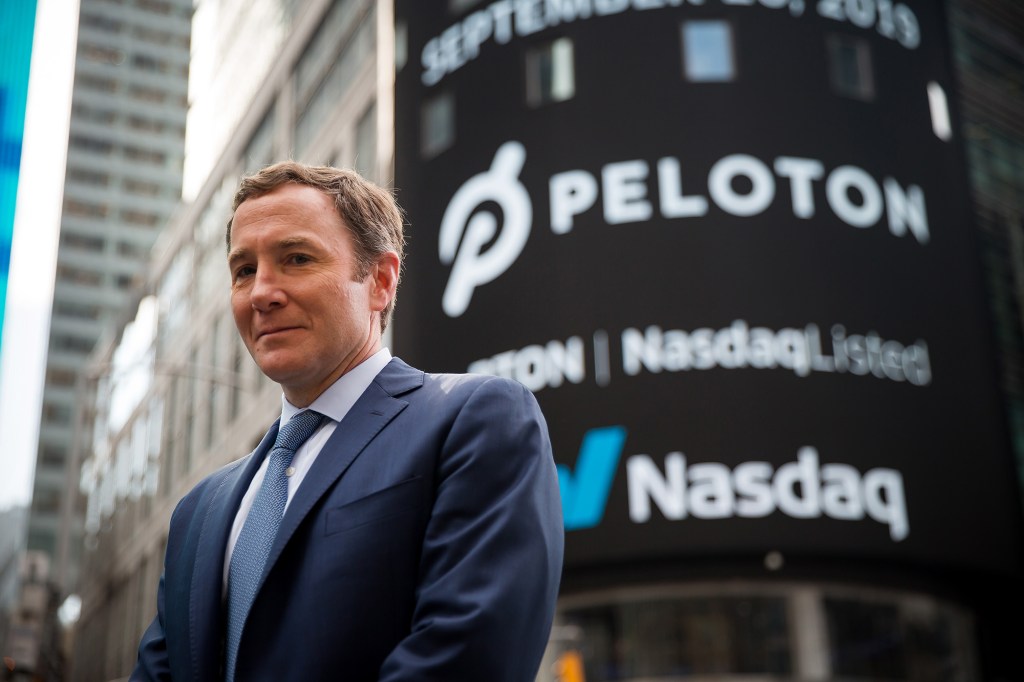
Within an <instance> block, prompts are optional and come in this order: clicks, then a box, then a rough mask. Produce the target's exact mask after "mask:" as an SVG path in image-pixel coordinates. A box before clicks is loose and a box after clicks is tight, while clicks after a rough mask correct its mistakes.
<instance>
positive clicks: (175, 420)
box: [71, 0, 392, 680]
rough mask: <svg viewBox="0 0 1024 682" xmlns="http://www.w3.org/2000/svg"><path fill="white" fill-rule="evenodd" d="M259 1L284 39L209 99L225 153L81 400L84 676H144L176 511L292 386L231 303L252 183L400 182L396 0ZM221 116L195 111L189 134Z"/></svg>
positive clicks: (176, 227)
mask: <svg viewBox="0 0 1024 682" xmlns="http://www.w3.org/2000/svg"><path fill="white" fill-rule="evenodd" d="M244 4H245V3H230V2H225V3H221V5H222V7H221V8H220V10H219V12H220V13H221V16H222V17H223V16H230V12H231V11H232V9H234V10H235V11H239V12H240V11H241V6H242V5H244ZM257 5H258V6H257V9H258V10H259V11H260V12H264V13H266V14H267V15H268V16H275V17H277V18H278V20H279V23H275V24H272V25H269V26H268V25H266V24H264V25H263V26H262V27H263V28H266V29H269V30H271V31H272V33H273V36H277V38H274V37H273V36H272V37H271V41H270V44H275V43H274V42H273V41H274V40H278V43H276V44H277V47H276V49H275V50H273V51H272V52H273V53H272V54H271V55H269V57H268V58H266V59H264V60H262V63H263V66H262V67H259V66H258V65H256V64H254V65H253V69H256V71H247V72H246V76H247V78H249V79H253V78H255V80H256V82H257V83H258V85H259V87H257V88H254V89H253V91H252V93H251V97H250V98H248V99H246V98H239V97H235V96H234V95H232V97H231V100H230V101H226V102H225V101H224V99H223V97H224V93H223V91H218V89H217V88H214V89H213V90H211V91H210V92H212V94H211V95H209V96H211V97H213V102H214V104H213V105H211V106H210V107H209V108H208V109H207V111H210V112H211V114H210V115H211V116H214V117H216V115H217V111H216V106H215V103H216V102H217V101H220V102H222V103H223V104H224V106H225V107H227V108H228V109H234V111H228V112H226V113H225V115H226V116H227V117H228V118H229V119H231V118H234V119H236V120H237V124H236V126H235V127H234V128H233V129H232V130H231V131H230V134H229V135H226V136H224V134H223V130H222V127H221V126H220V124H219V123H218V124H217V125H214V126H212V128H211V130H214V134H213V137H212V138H210V139H219V140H220V142H211V143H210V144H221V145H222V148H221V151H220V152H219V153H218V154H216V155H215V156H216V158H215V159H214V160H213V162H212V163H208V164H207V165H208V166H209V172H208V175H207V177H206V179H205V180H204V181H202V182H197V183H196V185H197V187H198V189H197V190H196V192H195V198H194V200H193V201H191V202H188V203H184V204H182V205H181V206H180V208H179V209H178V211H177V213H176V214H175V217H174V218H173V219H172V220H171V222H170V223H169V225H168V227H167V229H166V230H165V231H164V233H163V234H162V235H161V237H160V240H159V242H158V243H157V245H156V247H155V248H154V252H153V259H152V260H151V261H150V262H149V264H148V266H147V276H146V278H145V280H144V281H143V282H142V283H141V286H140V287H139V288H138V289H137V290H136V298H135V303H134V305H133V306H130V307H129V308H128V310H129V311H130V312H128V313H126V316H125V319H123V320H122V321H121V325H120V327H119V329H118V332H117V334H116V335H115V336H114V337H113V338H112V340H111V341H110V343H108V344H106V345H103V346H101V347H98V348H97V350H96V352H95V353H94V355H93V357H92V358H91V362H90V367H91V369H90V370H88V371H87V375H88V377H89V379H88V382H87V385H86V386H85V390H83V392H82V393H80V395H81V396H83V403H82V410H81V413H80V418H79V424H80V426H81V429H80V431H79V432H78V435H77V443H78V445H77V447H76V459H77V460H78V461H79V462H81V476H80V488H79V493H80V496H81V499H82V500H84V505H85V515H84V522H85V529H86V550H85V553H84V556H83V562H82V579H81V581H80V582H79V587H78V589H79V594H80V595H81V599H82V611H81V618H80V620H79V622H78V625H77V627H76V633H77V635H76V643H75V650H74V655H73V663H72V667H71V676H72V679H76V680H109V679H117V678H120V677H123V676H125V675H127V674H128V673H129V672H130V671H131V668H132V665H133V663H134V660H135V655H136V646H137V644H138V640H139V636H140V635H141V633H142V631H143V629H144V628H145V627H146V626H147V625H148V624H149V622H150V621H151V620H152V618H153V616H154V614H155V609H156V604H155V596H156V593H155V589H156V585H157V582H158V580H159V576H160V573H161V570H162V563H163V555H164V547H165V543H166V532H167V521H168V519H169V517H170V514H171V511H172V510H173V508H174V505H175V504H176V503H177V501H178V500H179V499H180V498H181V497H182V495H183V494H184V493H185V492H187V491H188V490H189V489H190V488H191V487H192V486H193V485H194V484H195V483H196V482H197V481H198V480H200V479H201V478H202V477H203V476H205V475H207V474H208V473H210V472H211V471H213V470H215V469H217V468H219V467H220V466H222V465H224V464H226V463H227V462H229V461H231V460H233V459H236V458H238V457H240V456H243V455H244V454H246V453H247V452H248V451H249V450H250V449H251V448H252V447H253V446H255V444H256V443H257V442H258V441H259V440H260V438H261V437H262V435H263V433H264V429H265V428H266V426H267V425H268V424H270V423H271V422H272V421H273V419H274V417H275V415H276V413H277V411H278V410H279V409H280V392H279V388H278V387H277V386H276V385H275V384H273V383H271V382H269V380H267V379H266V378H264V377H263V376H262V375H261V374H260V372H259V370H258V369H257V368H256V366H255V364H253V363H252V362H251V360H250V359H249V358H248V355H247V353H246V351H245V348H244V346H243V345H242V343H241V341H240V340H239V339H238V336H237V333H236V331H235V329H234V323H233V321H232V317H231V313H230V309H229V304H228V287H229V282H228V271H227V266H226V263H225V253H224V228H225V224H226V221H227V219H228V217H229V215H230V201H231V196H232V194H233V192H234V188H235V186H236V185H237V182H238V180H239V178H240V176H241V175H243V174H244V173H247V172H252V171H254V170H256V169H258V168H260V167H262V166H263V165H266V164H267V163H269V162H271V161H273V160H276V159H280V158H287V157H291V158H295V159H298V160H301V161H305V162H308V163H329V164H335V165H345V166H353V167H356V168H358V169H359V170H360V171H361V172H362V173H364V174H365V175H367V176H368V177H371V178H374V179H376V180H377V181H379V182H382V183H384V184H387V180H388V178H389V176H390V168H391V158H390V153H391V152H390V129H391V124H390V120H389V117H390V112H391V107H392V104H391V99H390V98H391V86H390V81H389V78H390V73H391V59H390V51H391V48H390V35H391V18H390V17H391V15H390V3H389V2H378V1H376V0H309V1H308V2H293V1H292V2H288V1H283V0H274V1H273V2H263V3H257ZM201 12H211V13H212V14H216V13H217V12H215V11H214V8H212V7H205V8H204V7H200V8H199V9H198V10H197V19H198V18H199V17H200V13H201ZM218 23H219V22H218ZM219 25H220V30H223V29H224V25H223V24H219ZM229 25H230V24H229ZM250 28H251V29H252V31H251V32H250V33H249V34H248V36H247V39H246V40H245V41H241V40H240V39H239V38H238V37H237V36H234V37H233V40H234V43H235V44H236V45H239V46H240V47H239V48H238V49H236V50H235V51H233V52H232V50H231V49H230V46H228V47H225V52H223V54H234V55H235V57H234V58H233V59H235V60H236V62H235V63H224V64H220V65H218V68H223V69H225V70H226V71H229V72H231V71H234V72H237V70H238V69H242V70H243V71H244V70H245V69H244V66H245V63H244V60H246V59H248V56H249V54H250V50H251V46H252V45H253V44H256V43H257V42H258V41H259V39H260V31H259V29H260V26H253V25H250ZM261 44H262V43H261ZM261 49H262V48H261ZM381 55H386V56H381ZM237 60H243V63H241V64H240V63H238V62H237ZM259 69H263V71H260V70H259ZM208 78H209V82H211V83H215V82H219V80H220V79H219V77H218V76H217V75H216V74H213V75H208ZM210 123H211V121H209V120H206V119H204V118H203V117H197V118H196V119H194V120H193V121H190V126H191V125H195V126H201V127H204V126H207V125H208V124H210ZM213 123H216V121H214V122H213ZM218 129H220V130H221V132H219V133H218V132H216V131H217V130H218ZM190 134H191V133H190ZM203 153H204V154H207V155H208V150H204V152H203ZM197 163H198V162H197ZM197 167H198V166H197ZM128 323H130V324H128Z"/></svg>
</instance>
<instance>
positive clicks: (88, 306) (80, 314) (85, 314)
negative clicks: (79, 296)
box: [53, 301, 100, 320]
mask: <svg viewBox="0 0 1024 682" xmlns="http://www.w3.org/2000/svg"><path fill="white" fill-rule="evenodd" d="M53 311H54V313H55V314H57V315H61V316H64V317H74V318H77V319H80V320H95V319H98V318H99V316H100V307H99V306H98V305H95V304H92V303H72V302H71V301H57V302H56V303H54V304H53Z"/></svg>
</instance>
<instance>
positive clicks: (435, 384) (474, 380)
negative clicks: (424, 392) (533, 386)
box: [423, 373, 534, 402]
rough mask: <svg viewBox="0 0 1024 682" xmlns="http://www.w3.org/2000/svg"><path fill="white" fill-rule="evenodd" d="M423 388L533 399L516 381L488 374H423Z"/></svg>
mask: <svg viewBox="0 0 1024 682" xmlns="http://www.w3.org/2000/svg"><path fill="white" fill-rule="evenodd" d="M423 386H424V388H428V389H430V390H434V391H441V392H443V393H446V394H451V395H464V396H467V397H468V396H471V395H506V396H509V397H510V398H520V399H524V398H525V399H527V400H529V401H531V402H532V401H534V397H533V393H531V392H530V390H529V389H527V388H526V387H525V386H523V385H522V384H521V383H519V382H518V381H513V380H512V379H506V378H504V377H497V376H493V375H490V374H430V373H427V374H425V375H424V382H423Z"/></svg>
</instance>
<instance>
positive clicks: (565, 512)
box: [558, 426, 626, 530]
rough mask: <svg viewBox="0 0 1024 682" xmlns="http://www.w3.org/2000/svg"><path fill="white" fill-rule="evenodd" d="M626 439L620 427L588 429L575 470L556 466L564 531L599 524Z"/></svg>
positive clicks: (560, 465)
mask: <svg viewBox="0 0 1024 682" xmlns="http://www.w3.org/2000/svg"><path fill="white" fill-rule="evenodd" d="M625 442H626V429H625V428H623V427H621V426H606V427H603V428H599V429H591V430H590V431H587V432H586V434H584V436H583V444H582V445H581V446H580V454H579V458H578V459H577V460H576V472H575V473H573V472H572V471H571V470H570V469H569V467H568V466H566V465H564V464H559V465H558V488H559V490H560V491H561V493H562V516H563V518H564V519H565V529H566V530H581V529H583V528H593V527H594V526H596V525H597V524H599V523H601V519H602V518H604V510H605V507H606V506H607V505H608V493H609V492H610V491H611V488H612V480H613V479H614V478H615V470H616V469H617V468H618V466H619V458H620V457H621V456H622V446H623V444H624V443H625Z"/></svg>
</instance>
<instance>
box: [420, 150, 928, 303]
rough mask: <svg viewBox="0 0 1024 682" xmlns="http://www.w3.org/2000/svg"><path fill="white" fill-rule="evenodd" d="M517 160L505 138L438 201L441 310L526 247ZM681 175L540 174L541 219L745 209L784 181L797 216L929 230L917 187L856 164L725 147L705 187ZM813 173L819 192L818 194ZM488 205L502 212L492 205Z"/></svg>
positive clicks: (522, 159)
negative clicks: (831, 164)
mask: <svg viewBox="0 0 1024 682" xmlns="http://www.w3.org/2000/svg"><path fill="white" fill-rule="evenodd" d="M525 163H526V148H525V147H524V146H523V145H522V143H520V142H516V141H514V140H512V141H508V142H505V143H504V144H502V145H501V146H500V147H498V150H497V151H496V152H495V154H494V159H493V160H492V161H491V167H490V168H489V169H487V170H485V171H484V172H482V173H478V174H477V175H474V176H473V177H471V178H470V179H469V180H467V181H466V182H465V183H463V185H462V186H461V187H460V188H459V189H458V190H457V191H456V192H455V194H454V195H453V196H452V199H451V201H450V202H449V203H448V207H447V208H446V209H445V212H444V216H443V217H442V218H441V227H440V232H439V233H438V256H439V257H440V260H441V263H442V264H443V265H446V266H451V272H450V274H449V276H448V283H447V285H446V286H445V290H444V294H443V295H442V298H441V307H442V309H443V310H444V312H445V314H447V315H448V316H449V317H459V316H460V315H462V314H463V313H465V312H466V310H467V309H468V308H469V305H470V302H471V301H472V298H473V292H474V291H475V290H476V289H477V287H480V286H483V285H485V284H487V283H489V282H493V281H494V280H496V279H497V278H498V277H500V276H501V275H502V274H504V273H505V272H506V271H507V270H508V269H509V268H510V267H512V265H513V264H514V263H515V262H516V260H517V259H518V258H519V256H520V254H521V253H522V252H523V249H524V248H525V247H526V243H527V241H528V240H529V237H530V229H531V227H532V225H533V218H534V210H533V204H532V202H531V198H530V194H529V192H527V190H526V187H525V186H524V185H523V183H522V181H521V180H520V174H521V173H522V171H523V167H524V165H525ZM683 175H684V174H683V164H682V162H681V160H680V159H678V158H675V157H663V158H660V159H658V160H657V161H656V162H649V161H646V160H644V159H633V160H628V161H616V162H612V163H606V164H604V165H603V166H602V167H601V170H600V172H599V173H596V174H595V173H591V172H590V171H587V170H582V169H572V170H565V171H562V172H559V173H555V174H554V175H551V176H550V177H549V178H548V182H547V194H548V215H547V219H548V225H549V226H550V229H551V231H552V233H554V234H556V235H566V234H570V233H571V232H572V231H573V229H574V227H575V226H576V218H577V217H578V216H580V215H582V214H584V213H586V212H588V211H591V210H599V211H600V212H601V218H602V220H603V222H604V223H605V224H606V225H622V224H627V223H643V222H647V221H650V220H653V219H655V218H656V217H660V218H663V219H666V220H680V219H688V218H702V217H704V216H706V215H708V212H709V211H710V210H711V206H715V207H717V208H718V209H719V210H721V211H722V212H723V213H726V214H729V215H733V216H738V217H744V218H749V217H754V216H757V215H760V214H761V213H763V212H765V211H766V210H768V208H769V207H771V206H772V205H773V204H774V203H776V202H777V201H781V200H782V199H780V195H783V194H784V193H785V192H784V188H785V187H786V186H788V187H789V192H788V194H789V203H790V207H789V208H790V210H791V211H792V213H793V217H794V218H796V219H798V220H810V219H812V218H814V216H815V215H817V213H818V212H820V210H821V207H820V206H818V205H817V204H819V203H821V204H823V205H824V206H826V207H827V208H828V209H829V210H830V212H831V213H832V214H833V215H834V216H836V217H837V218H838V219H839V220H840V221H841V222H842V223H845V224H846V225H849V226H850V227H854V228H858V229H862V230H863V229H868V228H873V227H875V226H877V225H878V224H880V223H882V222H885V223H887V225H888V228H889V232H890V233H891V234H892V235H893V236H894V237H907V236H908V235H909V236H912V237H913V238H914V239H915V240H916V241H917V243H918V244H921V245H924V244H927V243H928V241H929V239H930V232H929V229H928V215H927V211H926V210H925V197H924V192H923V191H922V190H921V188H920V187H918V186H916V185H908V186H906V188H904V187H903V186H902V185H900V184H899V183H898V182H897V181H896V180H894V179H893V178H890V177H885V178H883V179H882V180H881V181H879V180H876V179H875V178H874V177H872V176H871V175H870V174H869V173H868V172H867V171H865V170H863V169H861V168H858V167H856V166H850V165H843V166H837V167H835V168H832V169H828V168H826V165H825V163H824V162H823V161H820V160H817V159H809V158H801V157H793V156H778V157H776V158H774V159H773V160H771V161H763V160H761V159H759V158H757V157H754V156H751V155H750V154H729V155H727V156H724V157H722V158H721V159H719V160H718V161H716V162H715V163H714V164H713V165H712V166H711V167H710V169H709V170H708V172H707V183H706V189H707V191H706V196H705V194H700V193H688V192H684V188H683ZM737 181H738V182H737ZM819 182H821V184H823V190H824V191H823V192H818V193H816V192H815V184H816V183H819ZM822 194H823V195H824V201H821V197H820V195H822ZM652 197H656V199H655V198H652ZM494 205H497V207H498V208H499V209H500V213H501V215H500V216H499V215H495V211H493V210H492V209H493V206H494ZM808 234H813V232H809V233H808Z"/></svg>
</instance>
